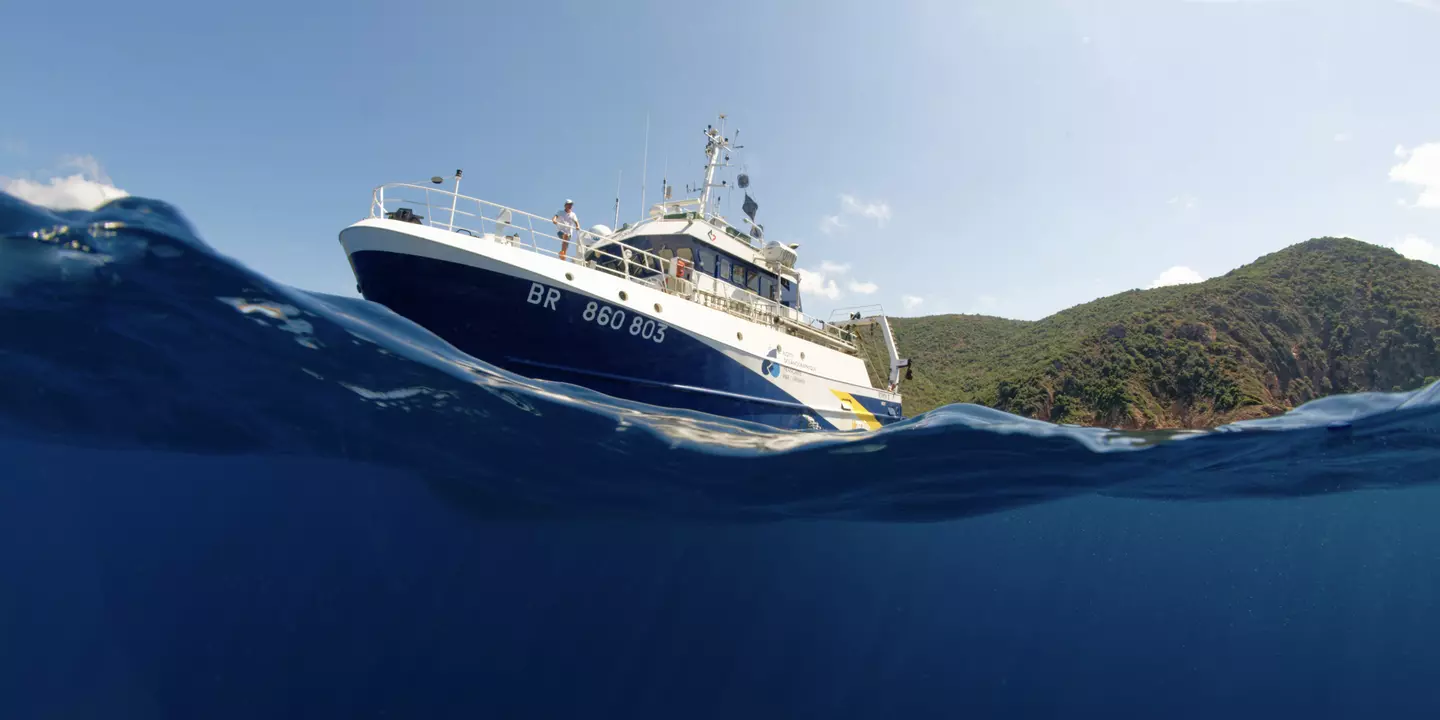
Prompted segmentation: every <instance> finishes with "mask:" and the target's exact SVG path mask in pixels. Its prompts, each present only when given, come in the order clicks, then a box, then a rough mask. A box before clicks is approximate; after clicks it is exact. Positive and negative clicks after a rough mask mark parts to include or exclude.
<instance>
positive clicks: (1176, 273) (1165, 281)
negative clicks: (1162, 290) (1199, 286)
mask: <svg viewBox="0 0 1440 720" xmlns="http://www.w3.org/2000/svg"><path fill="white" fill-rule="evenodd" d="M1204 279H1205V276H1204V275H1201V274H1200V273H1198V272H1195V271H1194V270H1191V269H1190V268H1188V267H1185V266H1184V265H1176V266H1175V267H1172V268H1170V269H1169V270H1166V271H1165V272H1162V273H1160V277H1157V278H1155V282H1152V283H1150V289H1152V290H1153V289H1155V288H1158V287H1165V286H1167V285H1188V284H1190V283H1197V282H1200V281H1202V280H1204Z"/></svg>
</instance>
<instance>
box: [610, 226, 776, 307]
mask: <svg viewBox="0 0 1440 720" xmlns="http://www.w3.org/2000/svg"><path fill="white" fill-rule="evenodd" d="M644 230H645V228H644V227H643V226H641V227H637V228H636V232H637V233H638V234H635V235H630V236H628V237H622V238H619V239H616V240H612V241H610V242H606V243H602V244H601V245H599V246H597V247H595V248H593V249H592V250H591V251H590V252H589V253H588V254H587V256H586V259H587V260H593V261H595V262H596V264H598V265H600V266H602V267H606V268H608V269H611V270H614V271H617V272H623V271H624V270H623V269H622V268H621V267H620V266H621V265H622V264H625V263H627V262H628V263H629V266H630V267H629V274H630V275H632V276H634V277H640V278H644V277H653V276H655V275H658V274H660V273H661V272H662V268H663V265H662V264H661V263H659V262H655V260H654V259H653V258H648V257H647V256H645V255H641V254H639V253H636V254H634V255H633V259H630V260H626V259H624V258H623V257H622V252H620V251H617V250H616V248H615V246H616V245H619V246H623V247H626V248H633V249H635V250H640V251H643V252H644V253H648V254H650V255H653V256H655V257H658V258H661V259H663V260H665V261H667V262H668V261H670V260H672V259H678V260H681V261H683V262H684V264H685V266H686V267H688V268H690V269H691V271H692V272H694V273H698V274H702V275H705V276H708V277H710V278H714V279H715V280H718V281H720V282H723V283H725V284H726V285H728V286H730V287H734V288H737V289H740V290H745V291H748V292H750V293H753V294H755V295H758V296H760V297H762V298H765V299H767V300H771V301H773V302H777V303H780V304H781V305H783V306H785V307H788V308H794V309H795V310H802V309H803V308H802V307H801V303H800V278H799V277H798V275H796V274H793V273H794V270H793V269H791V268H783V269H782V270H781V271H778V272H777V271H776V270H774V269H770V268H766V267H764V266H762V265H760V264H757V263H755V262H754V261H751V260H745V259H741V258H740V257H738V256H737V255H735V254H733V253H730V252H726V251H725V250H722V249H720V248H718V247H716V246H715V245H712V244H710V243H709V242H707V241H706V240H705V239H703V238H699V237H695V236H694V235H691V234H688V233H664V234H657V233H646V232H644ZM647 260H648V264H647Z"/></svg>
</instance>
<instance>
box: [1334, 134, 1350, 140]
mask: <svg viewBox="0 0 1440 720" xmlns="http://www.w3.org/2000/svg"><path fill="white" fill-rule="evenodd" d="M1335 142H1350V133H1348V132H1342V133H1335Z"/></svg>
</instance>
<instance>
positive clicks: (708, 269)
mask: <svg viewBox="0 0 1440 720" xmlns="http://www.w3.org/2000/svg"><path fill="white" fill-rule="evenodd" d="M698 250H699V253H700V262H699V264H698V265H697V266H696V267H699V268H700V272H703V273H705V274H707V275H715V274H716V270H715V251H714V250H708V249H706V248H703V247H702V248H699V249H698Z"/></svg>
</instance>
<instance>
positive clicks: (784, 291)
mask: <svg viewBox="0 0 1440 720" xmlns="http://www.w3.org/2000/svg"><path fill="white" fill-rule="evenodd" d="M799 289H800V288H799V285H798V284H796V283H792V282H790V278H780V304H781V305H784V306H785V307H793V308H795V309H796V310H799V309H800V298H799V295H800V293H799V292H798V290H799Z"/></svg>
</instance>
